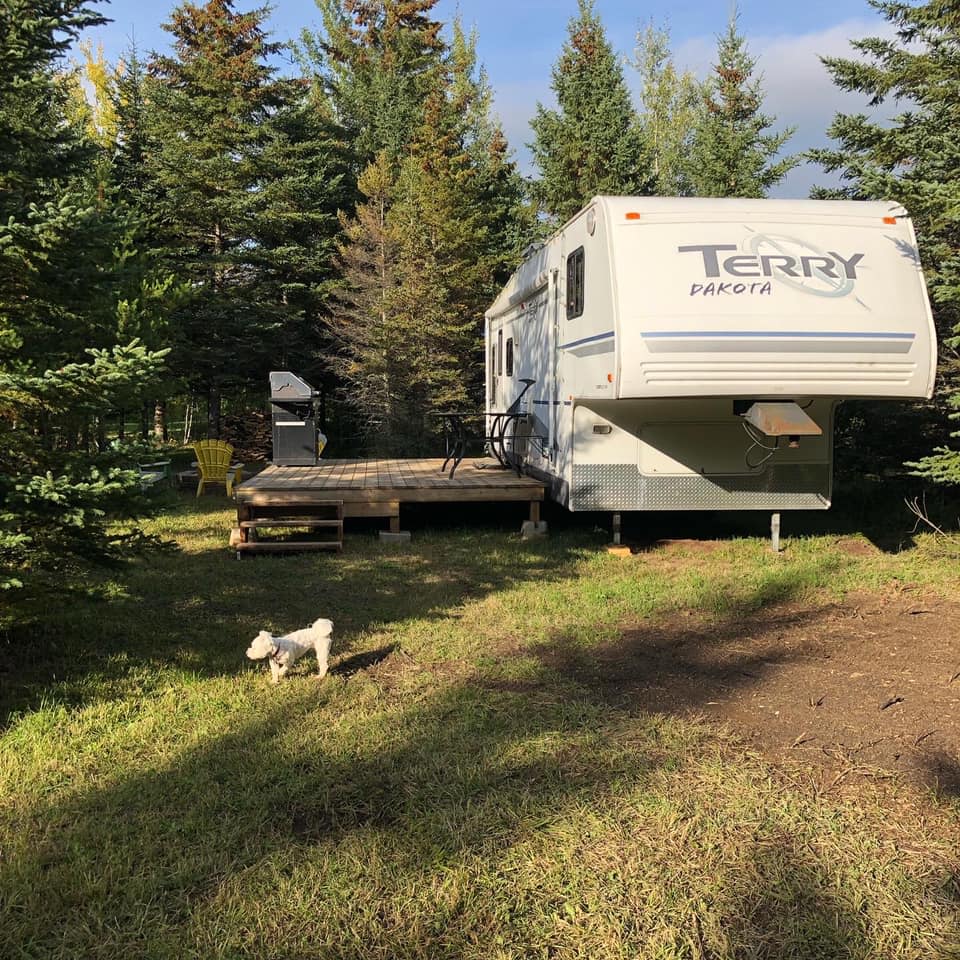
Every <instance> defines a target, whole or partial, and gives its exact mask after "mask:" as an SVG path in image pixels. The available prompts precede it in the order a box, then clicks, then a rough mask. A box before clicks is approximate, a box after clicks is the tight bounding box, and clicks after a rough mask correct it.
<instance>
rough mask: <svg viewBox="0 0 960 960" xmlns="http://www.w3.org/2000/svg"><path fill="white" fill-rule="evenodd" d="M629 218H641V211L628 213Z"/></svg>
mask: <svg viewBox="0 0 960 960" xmlns="http://www.w3.org/2000/svg"><path fill="white" fill-rule="evenodd" d="M627 219H628V220H639V219H640V214H639V213H636V212H631V213H628V214H627Z"/></svg>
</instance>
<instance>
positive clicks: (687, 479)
mask: <svg viewBox="0 0 960 960" xmlns="http://www.w3.org/2000/svg"><path fill="white" fill-rule="evenodd" d="M830 479H831V477H830V465H829V464H803V465H800V464H796V465H794V464H790V465H783V466H771V467H768V468H767V469H765V470H763V471H762V472H758V473H757V474H751V475H749V476H712V477H711V476H696V475H691V476H665V477H651V476H644V474H642V473H641V472H640V469H639V468H638V467H637V466H635V465H634V464H625V463H593V464H575V465H574V466H573V467H572V478H571V480H572V482H571V484H570V494H569V503H568V506H569V509H571V510H771V511H779V510H826V509H828V508H829V507H830Z"/></svg>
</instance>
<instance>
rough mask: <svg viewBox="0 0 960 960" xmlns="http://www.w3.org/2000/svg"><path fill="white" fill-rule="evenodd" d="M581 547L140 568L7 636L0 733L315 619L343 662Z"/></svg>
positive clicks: (555, 567)
mask: <svg viewBox="0 0 960 960" xmlns="http://www.w3.org/2000/svg"><path fill="white" fill-rule="evenodd" d="M204 512H211V511H204V510H201V514H202V513H204ZM211 522H212V523H213V524H215V525H218V524H220V523H222V517H221V516H220V515H217V514H212V520H211ZM223 535H224V537H225V536H226V530H224V531H223ZM584 546H585V545H584V544H583V543H580V542H578V541H576V540H575V539H574V540H573V541H569V540H568V541H567V542H566V543H564V544H559V543H542V544H537V545H532V546H531V545H528V544H522V543H519V542H508V543H504V540H503V536H502V534H499V533H489V532H488V533H482V532H481V533H479V534H478V533H476V532H475V531H469V532H463V533H461V534H460V535H459V536H457V535H454V536H448V537H445V538H440V539H438V540H429V539H425V541H424V543H423V544H422V545H420V546H419V547H418V549H416V550H408V551H405V552H397V551H384V550H382V549H381V548H380V547H379V546H378V545H376V544H373V543H360V544H357V545H355V546H354V549H353V550H352V551H348V552H347V553H346V554H345V555H343V556H337V557H332V556H327V555H324V556H316V555H300V556H296V557H257V558H256V560H254V561H251V562H244V563H238V562H237V561H236V559H235V558H234V554H233V553H232V552H231V551H228V550H225V549H224V550H220V549H214V550H209V549H208V550H201V551H198V552H183V553H181V554H179V555H177V556H159V557H153V558H150V559H149V561H144V560H140V561H137V562H134V563H132V564H130V566H129V567H128V568H127V570H126V571H125V573H124V576H123V579H122V580H119V581H107V582H104V583H102V584H101V585H100V587H99V588H98V589H95V590H93V591H92V595H91V596H88V597H77V598H75V599H74V600H73V601H72V602H67V603H63V604H61V605H58V606H57V607H56V608H54V609H48V610H47V611H46V612H45V616H46V619H45V621H44V622H39V623H31V624H29V625H26V626H22V627H15V628H13V629H12V630H11V631H10V634H9V636H8V637H7V642H6V643H2V642H0V727H2V726H4V725H5V724H6V723H8V722H9V719H10V717H11V716H13V715H16V714H17V713H19V712H22V711H25V710H29V709H32V708H35V707H36V706H37V705H38V704H39V703H40V702H50V701H51V700H56V701H57V702H61V703H65V704H69V705H81V704H85V703H90V702H92V701H96V700H99V699H103V698H111V697H113V696H118V695H122V694H123V693H124V692H125V691H127V690H128V689H129V684H130V683H131V678H132V682H133V684H134V686H136V687H138V689H139V691H140V692H141V693H147V692H149V691H150V690H151V689H153V688H154V686H155V685H157V684H160V685H163V686H165V685H167V684H168V683H169V682H170V676H169V672H170V671H173V672H174V673H175V674H176V673H180V674H184V673H185V674H189V675H191V676H201V677H214V676H229V675H234V674H236V673H237V671H238V669H242V668H244V667H245V666H247V664H246V661H245V660H244V659H243V652H244V649H245V648H246V646H247V644H248V642H249V640H250V639H251V638H252V637H253V636H255V635H256V633H257V632H258V631H260V630H263V629H267V630H271V631H272V632H275V633H286V632H288V631H290V630H293V629H297V628H299V627H302V626H305V625H307V624H309V623H311V622H312V621H313V620H315V619H316V618H317V617H321V616H323V617H328V618H329V619H332V620H333V621H334V624H335V629H334V645H333V653H334V655H335V656H343V655H344V654H349V653H350V652H351V650H352V648H353V646H354V644H355V642H356V640H357V638H358V637H362V636H363V635H364V634H366V633H369V632H371V631H374V632H375V631H377V630H381V629H386V628H389V626H390V625H395V624H398V623H402V622H404V621H407V620H410V619H421V620H422V619H426V620H431V619H432V620H437V619H443V618H445V617H448V616H449V615H450V611H451V610H452V609H454V608H456V607H457V606H459V605H462V604H464V603H467V602H469V601H473V600H478V599H480V598H482V597H484V596H486V595H487V594H490V593H495V592H497V591H501V590H505V589H508V588H510V587H511V586H514V585H518V584H522V583H525V582H529V581H534V582H538V583H542V582H549V581H561V580H564V579H568V578H570V577H571V576H573V575H574V567H575V565H576V564H577V563H578V562H579V561H580V560H581V559H582V558H583V556H584ZM125 685H126V686H125Z"/></svg>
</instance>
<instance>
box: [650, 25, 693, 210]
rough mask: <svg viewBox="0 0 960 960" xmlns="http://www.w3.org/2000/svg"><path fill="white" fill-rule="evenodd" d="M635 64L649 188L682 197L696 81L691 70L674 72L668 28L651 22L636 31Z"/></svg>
mask: <svg viewBox="0 0 960 960" xmlns="http://www.w3.org/2000/svg"><path fill="white" fill-rule="evenodd" d="M634 65H635V66H636V68H637V72H638V73H639V75H640V104H641V111H640V129H641V130H642V132H643V138H644V143H645V145H646V150H647V153H648V155H649V156H650V163H651V169H652V171H653V175H654V178H655V186H654V192H655V193H657V194H658V195H660V196H667V197H680V196H687V195H689V194H690V193H691V192H692V188H691V186H690V180H689V177H688V175H687V156H688V154H689V152H690V142H691V140H692V138H693V133H694V130H695V129H696V125H697V122H698V121H699V118H700V115H701V110H700V105H701V95H700V85H699V84H698V83H697V80H696V78H695V77H694V76H693V74H692V73H690V71H683V72H682V73H681V72H680V71H678V70H677V68H676V66H675V64H674V62H673V56H672V54H671V51H670V34H669V32H668V31H667V30H666V29H662V28H657V27H655V26H654V25H653V24H649V25H648V26H647V27H646V29H644V30H642V31H641V32H640V33H638V34H637V48H636V54H635V60H634Z"/></svg>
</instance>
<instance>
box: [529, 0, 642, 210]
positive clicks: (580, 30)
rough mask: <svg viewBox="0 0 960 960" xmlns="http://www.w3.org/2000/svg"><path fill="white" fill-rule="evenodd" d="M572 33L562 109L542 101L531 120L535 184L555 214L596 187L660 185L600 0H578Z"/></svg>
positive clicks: (560, 86)
mask: <svg viewBox="0 0 960 960" xmlns="http://www.w3.org/2000/svg"><path fill="white" fill-rule="evenodd" d="M578 2H579V6H580V12H579V15H578V16H576V17H574V18H573V19H571V21H570V23H569V27H568V33H569V37H568V39H567V41H566V42H565V43H564V46H563V50H562V52H561V54H560V59H559V60H558V61H557V63H556V65H555V66H554V68H553V74H552V76H553V82H552V87H553V91H554V94H555V95H556V98H557V108H558V109H556V110H549V109H547V108H546V107H544V106H543V105H542V104H537V113H536V116H535V117H534V119H533V120H532V121H531V124H530V125H531V127H532V128H533V132H534V136H535V140H534V142H533V143H532V144H531V149H532V151H533V158H534V161H535V162H536V164H537V166H538V167H539V169H540V174H541V178H540V180H538V181H536V182H535V183H534V184H533V190H534V195H535V197H536V198H537V200H538V201H539V203H540V205H541V207H542V209H543V210H544V211H545V212H546V213H547V214H548V215H549V216H550V217H552V218H553V219H554V220H555V221H563V220H566V219H567V218H568V217H570V216H572V215H573V214H574V213H576V212H577V210H579V209H580V208H581V207H583V205H584V204H585V203H586V202H587V201H588V200H589V199H590V198H591V197H592V196H595V195H597V194H645V193H649V192H650V191H651V190H652V188H653V184H654V178H653V175H652V171H651V165H650V158H649V156H648V155H647V153H646V151H645V149H644V142H643V135H642V133H641V130H640V127H639V124H638V121H637V117H636V114H635V112H634V109H633V106H632V104H631V102H630V94H629V91H628V90H627V86H626V83H625V82H624V79H623V71H622V69H621V66H620V62H619V60H618V59H617V56H616V54H615V53H614V52H613V49H612V47H611V46H610V42H609V41H608V39H607V36H606V33H605V31H604V28H603V24H602V22H601V20H600V17H599V15H598V14H597V13H596V12H595V10H594V5H593V0H578Z"/></svg>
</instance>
